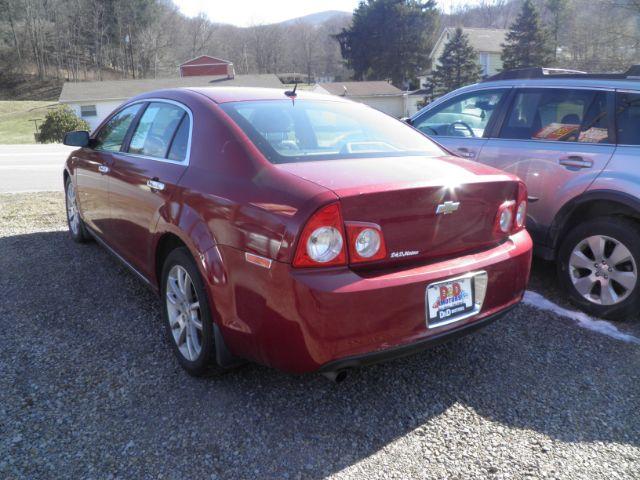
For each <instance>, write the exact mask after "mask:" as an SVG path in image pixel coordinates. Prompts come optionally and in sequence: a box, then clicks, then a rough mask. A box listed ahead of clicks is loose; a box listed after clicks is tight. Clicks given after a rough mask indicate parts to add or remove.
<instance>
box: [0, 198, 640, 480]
mask: <svg viewBox="0 0 640 480" xmlns="http://www.w3.org/2000/svg"><path fill="white" fill-rule="evenodd" d="M64 229H65V225H64V216H63V196H62V194H61V193H39V194H19V195H0V292H2V295H1V296H0V322H1V324H0V328H1V329H2V332H3V335H2V336H1V337H0V478H47V479H48V478H59V477H72V478H100V479H103V478H185V477H188V476H192V477H194V478H274V477H277V478H321V477H326V476H331V477H335V478H403V479H404V478H640V347H639V346H637V345H632V344H628V343H623V342H620V341H617V340H614V339H611V338H609V337H606V336H604V335H600V334H598V333H595V332H591V331H589V330H585V329H582V328H579V327H577V326H576V324H575V323H573V322H572V321H570V320H567V319H563V318H559V317H557V316H555V315H553V314H550V313H549V312H544V311H539V310H536V309H534V308H532V307H529V306H520V307H518V308H517V309H516V310H515V311H514V313H513V314H511V315H510V316H509V317H508V318H506V319H504V320H503V321H502V322H499V323H496V324H493V325H492V326H490V327H488V328H486V329H484V330H482V331H481V332H479V333H477V334H475V335H472V336H469V337H466V338H463V339H460V340H457V341H454V342H452V343H449V344H447V345H445V346H441V347H438V348H436V349H433V350H430V351H426V352H424V353H421V354H419V355H417V356H414V357H410V358H407V359H402V360H398V361H395V362H392V363H388V364H384V365H378V366H374V367H369V368H364V369H360V370H357V371H355V372H353V373H352V375H351V376H350V377H348V379H347V380H346V381H345V382H344V383H341V384H337V385H336V384H332V383H330V382H328V381H327V380H326V379H324V378H323V377H321V376H319V375H306V376H291V375H286V374H282V373H279V372H276V371H273V370H270V369H267V368H263V367H260V366H255V365H248V366H246V367H243V368H241V369H239V370H236V371H233V372H230V373H228V374H226V375H223V376H222V377H218V378H208V379H193V378H190V377H188V376H187V375H186V374H184V373H183V372H182V371H181V370H180V368H179V367H178V365H177V362H176V361H174V359H173V356H172V353H171V351H170V350H169V348H168V345H165V342H164V339H163V336H162V324H161V322H160V314H159V308H158V302H157V300H156V299H155V298H154V296H153V295H152V294H151V293H150V292H149V291H147V290H146V288H145V287H144V286H143V285H142V284H141V283H140V282H139V281H138V280H137V279H136V278H135V277H134V276H133V275H132V274H130V273H128V271H127V270H126V269H125V268H124V267H121V266H120V265H119V264H118V263H117V261H116V260H114V259H112V258H111V257H110V256H109V255H108V254H107V253H106V252H105V251H104V250H102V249H101V248H99V247H98V246H97V245H96V244H88V245H76V244H74V243H73V242H72V241H71V240H70V239H69V238H68V237H67V234H66V232H65V231H64ZM537 270H538V267H536V271H537ZM540 270H541V273H538V272H536V275H535V276H534V281H533V285H534V288H535V286H536V285H541V286H542V285H544V286H546V288H550V287H549V286H548V282H546V281H545V278H546V277H545V275H547V274H548V268H547V269H546V270H545V268H542V267H541V268H540ZM545 294H546V293H545ZM625 328H630V329H631V330H633V331H636V332H637V331H638V328H637V327H635V324H634V325H633V326H629V327H625Z"/></svg>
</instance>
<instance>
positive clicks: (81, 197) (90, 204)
mask: <svg viewBox="0 0 640 480" xmlns="http://www.w3.org/2000/svg"><path fill="white" fill-rule="evenodd" d="M140 107H141V105H131V106H129V107H126V108H124V109H123V110H121V111H119V112H118V113H116V114H115V115H114V116H113V117H111V119H109V120H108V121H107V122H106V123H105V124H104V125H103V126H102V127H101V128H100V129H99V130H98V131H97V133H95V134H94V136H93V138H92V140H91V145H90V146H91V148H83V149H82V150H81V152H80V153H78V154H76V162H77V169H76V190H77V195H78V202H79V205H80V209H81V210H82V218H83V220H84V221H85V223H86V224H87V225H88V226H89V227H91V229H92V230H94V231H95V232H97V233H99V234H100V235H101V236H102V237H106V236H107V235H109V234H110V233H111V228H110V220H111V212H110V210H109V185H108V180H109V175H107V174H108V173H109V171H110V169H111V164H112V163H113V154H114V153H115V152H118V151H119V150H120V148H121V147H122V145H123V143H124V140H125V137H126V135H127V132H128V131H129V128H130V127H131V124H132V122H133V120H134V118H135V116H136V114H137V113H138V111H139V110H140ZM107 242H108V243H110V242H109V240H108V239H107Z"/></svg>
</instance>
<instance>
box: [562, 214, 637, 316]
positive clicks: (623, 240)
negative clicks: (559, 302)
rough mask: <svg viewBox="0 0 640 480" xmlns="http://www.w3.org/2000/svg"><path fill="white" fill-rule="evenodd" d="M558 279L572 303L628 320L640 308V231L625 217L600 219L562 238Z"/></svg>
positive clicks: (577, 228)
mask: <svg viewBox="0 0 640 480" xmlns="http://www.w3.org/2000/svg"><path fill="white" fill-rule="evenodd" d="M558 260H559V261H558V266H557V268H558V277H559V279H560V283H561V284H562V286H563V287H564V289H565V290H566V291H567V292H568V293H569V295H570V299H571V300H572V302H573V303H575V304H576V305H578V306H579V307H580V308H582V309H583V310H585V311H586V312H588V313H590V314H592V315H595V316H598V317H604V318H609V319H612V320H624V319H625V318H627V317H630V316H632V315H635V314H637V313H638V309H639V308H640V282H639V281H638V266H640V227H639V226H638V224H637V223H635V222H633V221H631V220H627V219H624V218H616V217H612V218H606V217H601V218H596V219H593V220H589V221H587V222H585V223H583V224H580V225H578V226H577V227H575V228H574V229H573V230H571V231H570V232H569V234H568V235H567V236H566V237H565V239H564V240H563V242H562V244H561V246H560V250H559V255H558Z"/></svg>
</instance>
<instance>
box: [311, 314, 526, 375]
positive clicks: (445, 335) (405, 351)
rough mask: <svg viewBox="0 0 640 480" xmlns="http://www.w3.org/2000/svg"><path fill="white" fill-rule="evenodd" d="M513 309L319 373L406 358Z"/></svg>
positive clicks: (345, 360)
mask: <svg viewBox="0 0 640 480" xmlns="http://www.w3.org/2000/svg"><path fill="white" fill-rule="evenodd" d="M515 307H516V305H515V304H514V305H511V306H510V307H507V308H505V309H504V310H502V311H499V312H497V313H494V314H492V315H489V316H486V317H483V318H482V319H480V320H476V321H475V322H471V323H467V324H465V325H462V326H461V327H457V328H453V329H451V330H447V331H445V332H441V333H437V334H433V335H430V336H428V337H426V338H423V339H422V340H419V341H417V342H415V343H411V344H409V345H400V346H398V347H393V348H388V349H386V350H380V351H377V352H371V353H365V354H362V355H354V356H352V357H346V358H341V359H339V360H334V361H333V362H329V363H327V364H325V365H323V366H322V367H321V368H320V372H336V371H339V370H344V369H347V368H354V367H364V366H366V365H373V364H375V363H381V362H387V361H389V360H395V359H398V358H402V357H407V356H409V355H413V354H414V353H418V352H420V351H422V350H425V349H427V348H431V347H435V346H436V345H440V344H442V343H445V342H448V341H450V340H455V339H456V338H460V337H464V336H465V335H468V334H470V333H473V332H475V331H476V330H479V329H480V328H482V327H486V326H487V325H490V324H492V323H493V322H495V321H496V320H499V319H501V318H502V317H504V316H505V315H507V314H508V313H509V312H510V311H511V310H513V309H514V308H515Z"/></svg>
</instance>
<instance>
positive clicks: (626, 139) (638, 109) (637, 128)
mask: <svg viewBox="0 0 640 480" xmlns="http://www.w3.org/2000/svg"><path fill="white" fill-rule="evenodd" d="M616 125H617V138H618V143H619V144H620V145H640V94H639V93H618V94H617V95H616Z"/></svg>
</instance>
